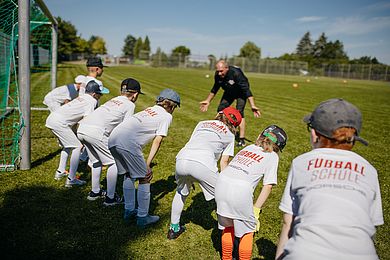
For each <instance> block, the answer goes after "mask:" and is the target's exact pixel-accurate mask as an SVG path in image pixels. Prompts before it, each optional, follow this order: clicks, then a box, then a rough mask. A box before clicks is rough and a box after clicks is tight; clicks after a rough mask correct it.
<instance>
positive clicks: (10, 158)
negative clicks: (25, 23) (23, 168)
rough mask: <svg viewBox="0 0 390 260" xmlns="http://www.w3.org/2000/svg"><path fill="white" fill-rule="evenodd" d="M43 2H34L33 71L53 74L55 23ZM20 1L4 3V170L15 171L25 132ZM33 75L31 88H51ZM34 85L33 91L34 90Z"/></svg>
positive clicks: (0, 112)
mask: <svg viewBox="0 0 390 260" xmlns="http://www.w3.org/2000/svg"><path fill="white" fill-rule="evenodd" d="M45 10H47V9H46V6H45V5H44V4H43V2H42V1H41V0H35V1H34V0H30V43H29V45H30V46H29V49H30V71H31V73H37V72H42V71H49V70H50V68H51V63H52V58H51V57H52V53H51V52H52V46H51V45H52V33H53V30H52V22H51V21H50V19H49V17H48V16H47V15H46V14H45ZM18 78H19V75H18V1H17V0H0V171H12V170H14V169H16V168H17V166H18V162H19V159H20V158H19V157H20V156H19V154H20V153H19V139H20V136H21V134H22V131H23V121H22V116H21V112H20V100H19V86H18ZM39 80H40V78H39V77H34V76H31V81H30V83H31V86H33V85H35V84H40V85H42V84H43V85H48V87H47V89H49V88H50V82H48V81H47V80H46V81H42V82H34V81H39ZM31 86H30V89H31Z"/></svg>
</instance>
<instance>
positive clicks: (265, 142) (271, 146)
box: [255, 133, 280, 153]
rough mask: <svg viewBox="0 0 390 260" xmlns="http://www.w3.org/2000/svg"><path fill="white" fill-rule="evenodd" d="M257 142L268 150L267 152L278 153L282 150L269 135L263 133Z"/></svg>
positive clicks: (265, 150)
mask: <svg viewBox="0 0 390 260" xmlns="http://www.w3.org/2000/svg"><path fill="white" fill-rule="evenodd" d="M270 134H272V135H273V136H275V135H274V134H273V133H270ZM275 138H276V136H275ZM255 144H256V145H257V146H260V147H262V148H263V150H264V152H266V153H270V152H272V151H274V152H275V153H278V152H279V151H280V149H279V146H277V145H276V144H275V143H274V142H272V141H271V139H269V138H268V137H266V136H263V135H259V137H258V138H257V140H256V143H255Z"/></svg>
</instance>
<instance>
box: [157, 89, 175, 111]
mask: <svg viewBox="0 0 390 260" xmlns="http://www.w3.org/2000/svg"><path fill="white" fill-rule="evenodd" d="M164 99H169V100H171V101H173V102H175V103H176V104H177V105H178V106H179V107H180V96H179V94H177V93H176V91H174V90H173V89H170V88H166V89H164V90H163V91H161V92H160V94H159V95H158V96H157V99H156V101H157V102H161V101H163V100H164Z"/></svg>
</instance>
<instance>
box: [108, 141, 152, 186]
mask: <svg viewBox="0 0 390 260" xmlns="http://www.w3.org/2000/svg"><path fill="white" fill-rule="evenodd" d="M110 152H111V154H112V156H113V157H114V159H115V163H116V167H117V168H118V174H125V173H127V172H128V173H129V174H130V176H131V178H133V179H140V178H144V177H145V176H146V173H147V168H146V162H145V159H144V157H143V155H142V151H141V153H138V154H137V153H131V152H129V151H127V150H123V149H121V148H119V147H117V146H113V147H111V148H110Z"/></svg>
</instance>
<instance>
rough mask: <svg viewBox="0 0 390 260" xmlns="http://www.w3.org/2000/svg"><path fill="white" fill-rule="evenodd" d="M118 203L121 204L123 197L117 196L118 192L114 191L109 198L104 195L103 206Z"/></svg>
mask: <svg viewBox="0 0 390 260" xmlns="http://www.w3.org/2000/svg"><path fill="white" fill-rule="evenodd" d="M118 204H123V198H122V197H119V196H118V194H116V193H115V195H114V198H112V199H111V198H110V197H108V196H107V195H106V196H105V199H104V202H103V205H104V206H115V205H118Z"/></svg>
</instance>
